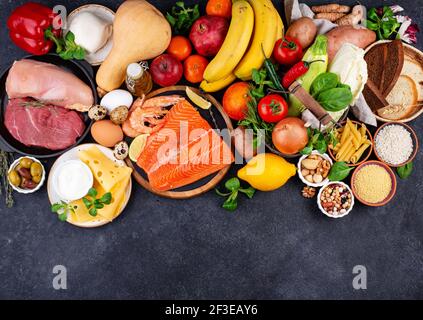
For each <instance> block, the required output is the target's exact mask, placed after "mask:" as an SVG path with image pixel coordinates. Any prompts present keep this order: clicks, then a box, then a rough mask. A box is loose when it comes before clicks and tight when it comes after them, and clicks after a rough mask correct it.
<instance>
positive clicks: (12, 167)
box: [7, 156, 46, 194]
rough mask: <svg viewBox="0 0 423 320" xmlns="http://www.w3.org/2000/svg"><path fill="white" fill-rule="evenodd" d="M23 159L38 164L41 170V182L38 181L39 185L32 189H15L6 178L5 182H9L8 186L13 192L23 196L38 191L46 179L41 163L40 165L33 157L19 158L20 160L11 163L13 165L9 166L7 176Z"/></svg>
mask: <svg viewBox="0 0 423 320" xmlns="http://www.w3.org/2000/svg"><path fill="white" fill-rule="evenodd" d="M23 158H27V159H31V160H32V161H34V162H37V163H39V164H40V165H41V168H42V169H43V175H42V176H41V181H40V183H39V184H37V186H36V187H35V188H34V189H23V188H20V187H16V186H14V185H13V184H12V183H11V182H10V180H9V178H8V179H7V180H8V181H9V184H10V185H11V187H12V188H13V190H15V191H17V192H19V193H23V194H29V193H34V192H35V191H37V190H39V189H40V188H41V187H42V186H43V184H44V180H45V179H46V170H45V168H44V166H43V164H42V163H41V162H40V161H39V160H38V159H36V158H33V157H28V156H26V157H20V158H18V159H16V160H15V161H13V163H12V164H11V165H10V168H9V171H8V172H7V173H8V175H9V173H10V172H11V171H12V170H13V169H15V168H16V166H17V165H18V164H19V162H20V161H21V159H23Z"/></svg>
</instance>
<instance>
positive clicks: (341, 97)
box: [316, 87, 353, 112]
mask: <svg viewBox="0 0 423 320" xmlns="http://www.w3.org/2000/svg"><path fill="white" fill-rule="evenodd" d="M352 99H353V97H352V93H351V90H350V89H348V88H346V87H341V88H332V89H329V90H326V91H324V92H321V93H320V94H319V95H318V96H317V99H316V100H317V102H319V103H320V105H321V106H322V107H323V108H324V109H325V110H327V111H332V112H335V111H341V110H342V109H345V108H346V107H347V106H348V105H349V104H350V103H351V101H352Z"/></svg>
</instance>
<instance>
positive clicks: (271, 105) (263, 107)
mask: <svg viewBox="0 0 423 320" xmlns="http://www.w3.org/2000/svg"><path fill="white" fill-rule="evenodd" d="M257 109H258V114H259V115H260V118H262V119H263V120H264V121H266V122H271V123H274V122H279V121H281V120H282V119H284V118H285V117H286V116H287V115H288V104H287V103H286V101H285V99H284V98H282V97H281V96H280V95H278V94H269V95H267V96H265V97H264V98H262V99H261V100H260V101H259V103H258V107H257Z"/></svg>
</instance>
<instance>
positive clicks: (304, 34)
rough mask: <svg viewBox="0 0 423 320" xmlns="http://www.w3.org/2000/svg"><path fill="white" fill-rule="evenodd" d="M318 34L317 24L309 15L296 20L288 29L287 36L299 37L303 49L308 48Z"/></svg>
mask: <svg viewBox="0 0 423 320" xmlns="http://www.w3.org/2000/svg"><path fill="white" fill-rule="evenodd" d="M316 34H317V27H316V25H315V24H314V23H313V20H312V19H310V18H307V17H302V18H299V19H298V20H295V21H294V22H293V23H292V24H291V25H290V26H289V28H288V30H287V31H286V36H288V37H292V38H295V39H297V40H298V42H299V43H300V44H301V47H302V48H303V49H307V48H308V47H309V46H310V45H311V44H312V43H313V41H314V38H316Z"/></svg>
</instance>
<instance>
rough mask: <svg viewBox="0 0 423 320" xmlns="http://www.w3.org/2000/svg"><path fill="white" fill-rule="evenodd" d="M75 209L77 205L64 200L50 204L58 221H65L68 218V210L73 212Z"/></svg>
mask: <svg viewBox="0 0 423 320" xmlns="http://www.w3.org/2000/svg"><path fill="white" fill-rule="evenodd" d="M76 209H77V206H75V205H71V204H70V203H66V202H64V201H60V202H57V203H53V204H52V205H51V212H54V213H57V215H58V217H59V220H60V221H66V220H67V219H68V214H69V212H72V213H75V210H76Z"/></svg>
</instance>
